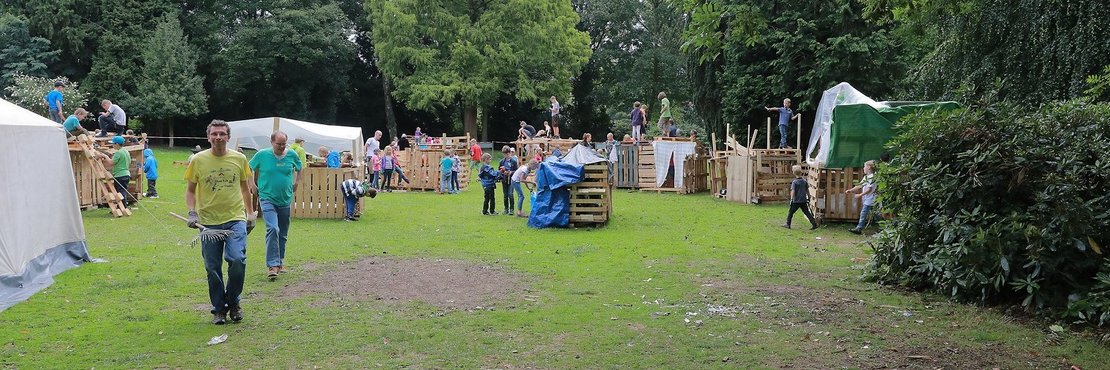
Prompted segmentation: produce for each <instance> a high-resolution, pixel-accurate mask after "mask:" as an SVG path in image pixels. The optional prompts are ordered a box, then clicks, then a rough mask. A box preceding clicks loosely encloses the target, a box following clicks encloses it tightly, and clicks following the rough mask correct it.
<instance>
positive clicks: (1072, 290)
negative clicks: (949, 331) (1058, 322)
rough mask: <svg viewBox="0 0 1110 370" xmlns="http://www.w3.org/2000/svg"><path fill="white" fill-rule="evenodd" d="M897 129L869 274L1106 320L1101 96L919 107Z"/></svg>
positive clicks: (1109, 144) (1109, 148) (1107, 182)
mask: <svg viewBox="0 0 1110 370" xmlns="http://www.w3.org/2000/svg"><path fill="white" fill-rule="evenodd" d="M898 130H900V131H901V133H900V134H898V135H897V136H896V137H895V138H894V139H893V140H892V141H891V143H890V149H891V150H892V152H894V153H897V154H896V157H895V158H894V160H893V162H892V164H891V165H889V166H885V167H884V168H883V169H882V170H881V171H880V179H881V180H882V182H883V185H882V187H881V190H880V193H881V194H882V197H883V199H882V201H883V208H884V212H887V213H892V214H894V215H895V217H894V219H893V220H891V221H889V222H887V223H886V224H885V228H884V230H883V232H882V233H881V234H880V236H879V238H878V242H877V245H876V246H875V256H874V257H873V260H872V263H873V265H872V267H871V270H870V274H872V275H873V277H875V278H876V279H878V280H880V281H883V282H888V283H899V284H905V285H908V286H911V287H914V288H921V289H929V290H934V291H937V292H940V293H942V294H946V295H949V296H950V297H952V298H954V299H957V300H961V301H977V302H988V303H1020V304H1022V305H1023V306H1024V307H1026V308H1027V309H1029V310H1033V311H1041V312H1053V313H1059V314H1061V315H1062V316H1065V317H1067V318H1071V319H1076V320H1081V321H1087V322H1090V323H1094V324H1098V325H1103V324H1107V323H1110V279H1107V277H1110V259H1108V258H1107V253H1110V250H1108V249H1105V247H1104V246H1107V245H1110V243H1108V242H1110V212H1107V209H1110V197H1108V196H1107V194H1108V192H1110V161H1108V160H1107V159H1106V158H1107V157H1106V153H1107V152H1110V104H1089V103H1086V102H1083V101H1073V102H1068V103H1059V104H1051V105H1048V106H1045V107H1044V108H1042V109H1040V110H1037V111H1034V112H1026V111H1023V110H1021V109H1018V108H1016V107H1015V106H1014V105H1000V106H992V107H988V108H984V109H980V110H972V111H969V110H958V111H955V112H950V113H936V114H935V115H930V114H925V115H917V116H913V117H907V118H905V119H903V120H902V121H901V122H900V123H899V125H898Z"/></svg>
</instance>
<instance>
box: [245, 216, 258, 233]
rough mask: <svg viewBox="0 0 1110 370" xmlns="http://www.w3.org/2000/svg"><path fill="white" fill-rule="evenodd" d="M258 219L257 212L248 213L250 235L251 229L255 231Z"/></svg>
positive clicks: (248, 231)
mask: <svg viewBox="0 0 1110 370" xmlns="http://www.w3.org/2000/svg"><path fill="white" fill-rule="evenodd" d="M257 219H258V215H257V214H255V213H251V214H248V215H247V235H250V234H251V231H254V221H255V220H257Z"/></svg>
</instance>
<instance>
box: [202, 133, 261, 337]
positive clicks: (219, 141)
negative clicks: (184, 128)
mask: <svg viewBox="0 0 1110 370" xmlns="http://www.w3.org/2000/svg"><path fill="white" fill-rule="evenodd" d="M207 133H208V142H209V143H210V144H212V148H211V149H208V150H205V151H202V152H200V153H197V154H195V155H194V156H193V159H192V161H190V162H189V166H188V167H186V168H185V181H187V182H188V185H187V186H186V188H185V205H186V206H188V207H189V220H188V221H187V224H188V225H189V227H197V225H203V226H204V227H205V228H207V229H213V230H231V235H229V236H228V237H227V238H226V239H225V240H219V241H207V242H205V241H203V240H202V242H201V251H200V254H201V256H202V257H203V258H204V269H205V270H206V271H207V275H208V298H209V299H210V300H211V301H212V316H213V317H212V323H213V324H216V325H223V324H224V323H226V322H227V319H228V318H230V319H231V320H232V321H239V320H242V319H243V312H242V308H241V307H239V296H240V295H241V294H242V293H243V279H244V276H245V274H246V269H247V234H249V233H250V231H251V229H254V221H255V217H256V214H255V212H254V207H253V203H252V202H251V187H250V180H251V179H253V175H251V170H250V167H249V166H248V165H247V157H246V156H244V155H243V153H240V152H237V151H235V150H231V149H228V148H227V141H228V139H230V138H231V128H230V127H228V126H227V122H224V121H220V120H214V121H212V123H210V124H208V129H207ZM223 260H227V282H226V284H225V282H224V276H223V262H222V261H223ZM225 285H226V287H225Z"/></svg>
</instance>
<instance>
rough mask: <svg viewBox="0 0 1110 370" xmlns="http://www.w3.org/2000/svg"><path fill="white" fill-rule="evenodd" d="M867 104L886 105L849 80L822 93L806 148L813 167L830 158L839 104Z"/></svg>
mask: <svg viewBox="0 0 1110 370" xmlns="http://www.w3.org/2000/svg"><path fill="white" fill-rule="evenodd" d="M847 104H867V105H870V106H872V107H875V108H879V107H884V106H886V104H885V103H880V102H876V101H875V100H874V99H871V98H868V97H867V95H863V93H861V92H859V90H856V88H854V87H852V85H849V84H848V83H847V82H841V83H839V84H836V86H833V87H831V88H829V89H828V90H825V92H824V93H822V94H821V103H819V104H817V116H816V118H815V119H814V121H813V132H812V133H810V134H809V147H808V148H806V162H807V164H809V165H810V166H813V167H821V166H823V165H824V164H825V163H826V162H827V161H828V159H829V146H830V145H832V131H831V128H832V124H833V122H832V115H833V109H834V108H836V106H838V105H847Z"/></svg>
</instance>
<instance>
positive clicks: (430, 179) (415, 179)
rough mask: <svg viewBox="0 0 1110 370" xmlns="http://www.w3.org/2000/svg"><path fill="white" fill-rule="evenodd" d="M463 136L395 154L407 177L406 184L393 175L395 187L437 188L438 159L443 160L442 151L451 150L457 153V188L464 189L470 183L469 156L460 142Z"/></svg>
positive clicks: (431, 189) (438, 174) (427, 189)
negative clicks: (407, 181)
mask: <svg viewBox="0 0 1110 370" xmlns="http://www.w3.org/2000/svg"><path fill="white" fill-rule="evenodd" d="M463 139H464V137H456V138H454V140H450V141H448V142H449V143H448V144H442V143H441V144H430V145H418V146H416V147H410V148H408V149H405V150H402V151H401V152H400V153H398V154H397V160H398V162H399V163H400V164H401V169H402V170H404V171H405V177H406V178H408V179H409V181H410V183H408V184H398V183H397V179H396V177H397V176H393V177H394V179H393V181H394V184H396V186H397V188H399V189H405V190H423V191H436V190H439V181H440V173H441V168H442V167H441V166H440V161H441V160H443V151H444V150H445V148H446V150H451V151H454V152H455V153H457V154H458V155H459V161H460V163H459V168H460V170H461V171H459V188H460V189H466V187H467V185H468V184H470V156H469V155H468V153H467V150H468V149H467V148H466V146H465V145H463V144H462V143H465V141H464V140H463Z"/></svg>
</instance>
